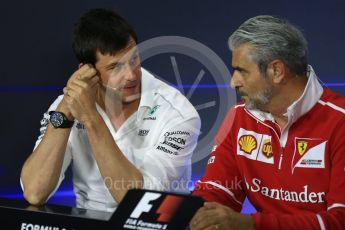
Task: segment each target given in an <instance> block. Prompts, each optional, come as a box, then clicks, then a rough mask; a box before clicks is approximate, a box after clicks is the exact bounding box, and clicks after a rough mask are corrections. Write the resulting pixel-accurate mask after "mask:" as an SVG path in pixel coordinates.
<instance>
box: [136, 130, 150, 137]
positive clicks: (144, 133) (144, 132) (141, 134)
mask: <svg viewBox="0 0 345 230" xmlns="http://www.w3.org/2000/svg"><path fill="white" fill-rule="evenodd" d="M149 132H150V130H148V129H139V132H138V135H139V136H143V137H144V136H147V134H149Z"/></svg>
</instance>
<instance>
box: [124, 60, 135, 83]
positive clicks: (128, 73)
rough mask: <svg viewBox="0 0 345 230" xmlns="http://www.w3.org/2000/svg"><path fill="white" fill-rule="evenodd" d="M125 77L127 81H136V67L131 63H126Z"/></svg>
mask: <svg viewBox="0 0 345 230" xmlns="http://www.w3.org/2000/svg"><path fill="white" fill-rule="evenodd" d="M125 79H126V80H127V81H134V80H135V79H136V74H135V69H134V68H133V67H131V66H130V65H128V64H127V65H126V70H125Z"/></svg>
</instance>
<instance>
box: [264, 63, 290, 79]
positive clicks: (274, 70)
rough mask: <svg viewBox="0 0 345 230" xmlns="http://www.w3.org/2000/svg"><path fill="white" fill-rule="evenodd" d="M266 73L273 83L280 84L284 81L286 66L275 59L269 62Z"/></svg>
mask: <svg viewBox="0 0 345 230" xmlns="http://www.w3.org/2000/svg"><path fill="white" fill-rule="evenodd" d="M267 71H268V72H267V73H268V75H269V76H270V77H271V79H272V82H273V83H276V84H280V83H283V82H284V81H285V77H286V76H285V74H286V65H285V64H284V62H282V61H281V60H279V59H275V60H273V61H271V63H269V64H268V66H267Z"/></svg>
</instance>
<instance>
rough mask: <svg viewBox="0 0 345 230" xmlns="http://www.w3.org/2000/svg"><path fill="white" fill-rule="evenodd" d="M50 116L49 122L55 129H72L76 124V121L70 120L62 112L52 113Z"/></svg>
mask: <svg viewBox="0 0 345 230" xmlns="http://www.w3.org/2000/svg"><path fill="white" fill-rule="evenodd" d="M49 115H50V118H49V121H50V123H51V124H52V125H53V126H54V128H71V127H72V126H73V124H74V121H70V120H68V119H67V117H66V115H65V114H64V113H62V112H57V111H50V112H49Z"/></svg>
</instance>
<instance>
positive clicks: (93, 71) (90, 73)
mask: <svg viewBox="0 0 345 230" xmlns="http://www.w3.org/2000/svg"><path fill="white" fill-rule="evenodd" d="M96 74H97V71H96V69H95V68H93V67H91V68H89V69H87V70H86V71H85V72H84V73H80V74H79V75H78V77H77V78H78V79H79V80H87V79H91V78H92V77H94V76H95V75H96Z"/></svg>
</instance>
